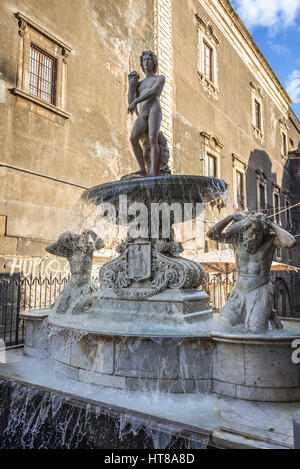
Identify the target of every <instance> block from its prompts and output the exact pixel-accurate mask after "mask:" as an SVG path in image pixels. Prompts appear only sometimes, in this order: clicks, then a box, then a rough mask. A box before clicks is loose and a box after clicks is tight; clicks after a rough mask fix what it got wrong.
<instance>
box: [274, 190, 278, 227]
mask: <svg viewBox="0 0 300 469" xmlns="http://www.w3.org/2000/svg"><path fill="white" fill-rule="evenodd" d="M273 198H274V207H273V213H274V222H275V223H277V225H279V224H280V213H279V211H280V197H279V194H273Z"/></svg>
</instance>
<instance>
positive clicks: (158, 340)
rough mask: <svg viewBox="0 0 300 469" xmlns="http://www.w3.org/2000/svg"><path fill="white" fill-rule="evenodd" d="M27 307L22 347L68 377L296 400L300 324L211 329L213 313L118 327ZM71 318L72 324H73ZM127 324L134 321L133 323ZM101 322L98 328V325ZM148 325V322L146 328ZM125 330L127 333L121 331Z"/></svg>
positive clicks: (299, 386) (121, 385)
mask: <svg viewBox="0 0 300 469" xmlns="http://www.w3.org/2000/svg"><path fill="white" fill-rule="evenodd" d="M48 313H49V311H48V310H44V311H40V312H28V313H25V314H24V315H23V317H26V319H27V328H26V339H25V354H26V355H29V356H38V357H40V356H41V350H42V353H43V354H44V357H45V358H47V359H48V360H49V362H50V363H51V365H52V366H53V367H54V368H55V370H56V371H57V372H58V373H60V374H62V375H64V376H67V377H69V378H72V379H75V380H78V381H81V382H86V383H91V384H95V385H98V386H102V387H111V388H117V389H127V390H133V391H150V390H157V391H163V392H169V393H186V394H189V393H195V392H199V391H201V392H212V393H216V394H219V395H223V396H230V397H235V398H239V399H244V400H249V401H263V402H293V401H297V400H300V373H299V366H298V365H296V364H294V363H293V362H292V359H291V355H292V352H293V348H292V342H293V340H294V339H296V338H300V324H299V323H296V324H292V323H291V322H289V323H287V324H286V329H285V330H283V331H277V332H273V331H268V332H267V333H265V334H257V335H253V334H252V335H251V334H246V333H232V332H231V333H224V332H222V333H220V332H214V331H213V329H214V327H215V325H214V322H213V320H206V321H205V320H203V321H201V322H199V323H196V324H177V325H173V326H172V327H171V326H170V325H166V324H165V325H163V324H161V325H159V324H156V326H153V324H152V323H151V322H149V324H148V326H147V323H145V322H141V323H140V325H139V324H138V323H135V325H134V327H132V330H130V321H128V325H127V328H124V324H122V323H121V324H120V326H119V330H118V329H115V332H114V330H113V329H112V327H113V323H111V324H110V327H109V328H108V327H107V328H106V329H105V326H104V323H103V322H99V323H97V320H95V318H94V317H90V318H89V317H86V320H85V322H84V323H82V322H81V327H79V325H80V321H81V319H80V318H78V320H77V323H76V317H74V316H72V318H71V319H70V318H69V319H68V318H67V317H65V316H63V315H62V316H56V317H53V315H50V316H49V317H47V314H48ZM69 322H71V323H72V324H73V327H71V326H70V323H69ZM131 324H132V323H131ZM100 328H101V332H100ZM147 328H148V329H147ZM122 330H123V331H124V330H126V333H124V332H123V333H122V332H121V331H122Z"/></svg>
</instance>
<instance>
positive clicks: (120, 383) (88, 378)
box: [79, 369, 125, 389]
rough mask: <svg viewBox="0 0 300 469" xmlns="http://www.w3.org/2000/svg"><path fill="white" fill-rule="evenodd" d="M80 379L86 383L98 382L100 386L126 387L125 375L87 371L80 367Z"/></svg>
mask: <svg viewBox="0 0 300 469" xmlns="http://www.w3.org/2000/svg"><path fill="white" fill-rule="evenodd" d="M79 381H83V382H85V383H91V384H96V385H98V386H105V387H112V388H119V389H124V388H125V378H124V377H123V376H113V375H106V374H101V373H93V372H92V371H85V370H80V369H79Z"/></svg>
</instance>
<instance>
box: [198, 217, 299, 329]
mask: <svg viewBox="0 0 300 469" xmlns="http://www.w3.org/2000/svg"><path fill="white" fill-rule="evenodd" d="M230 222H233V223H232V224H231V225H230V227H229V228H228V229H227V230H226V231H224V229H225V228H226V226H227V225H229V223H230ZM207 236H208V237H209V238H210V239H212V240H214V241H217V242H220V243H231V244H232V245H233V249H234V254H235V261H236V267H237V273H238V278H237V281H236V284H235V286H234V288H233V290H232V292H231V295H230V297H229V300H228V302H227V303H226V305H225V306H224V308H223V310H222V311H221V313H220V316H219V326H220V328H221V329H228V328H230V327H231V326H234V325H237V324H241V323H244V325H245V329H246V330H247V331H250V332H257V333H258V332H263V331H265V330H267V329H268V321H270V322H271V325H272V327H273V328H281V327H282V325H281V323H280V321H279V319H278V317H277V316H276V312H275V311H274V310H273V301H274V287H273V285H272V283H271V282H270V268H271V264H272V260H273V254H274V251H275V248H292V247H293V246H294V245H295V243H296V240H295V238H294V237H293V236H292V235H291V234H290V233H288V232H287V231H285V230H284V229H283V228H281V227H280V226H278V225H276V224H274V223H272V222H271V221H270V220H268V219H267V217H266V216H265V215H264V214H262V213H253V214H251V213H250V214H248V215H246V216H243V215H241V214H240V213H236V214H233V215H229V216H228V217H227V218H225V219H224V220H222V221H220V222H219V223H217V224H216V225H215V226H213V228H211V229H210V230H209V232H208V233H207Z"/></svg>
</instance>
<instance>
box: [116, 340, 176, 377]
mask: <svg viewBox="0 0 300 469" xmlns="http://www.w3.org/2000/svg"><path fill="white" fill-rule="evenodd" d="M115 374H116V375H123V376H134V377H141V378H168V379H174V378H177V376H178V342H177V339H168V340H164V339H159V338H157V339H150V338H128V339H127V338H126V339H122V340H117V341H116V348H115Z"/></svg>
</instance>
